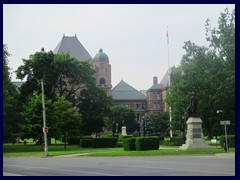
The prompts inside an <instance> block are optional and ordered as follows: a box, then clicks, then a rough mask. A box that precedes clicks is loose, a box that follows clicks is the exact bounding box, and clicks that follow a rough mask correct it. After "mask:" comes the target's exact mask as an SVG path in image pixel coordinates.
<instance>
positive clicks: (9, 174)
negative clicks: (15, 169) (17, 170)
mask: <svg viewBox="0 0 240 180" xmlns="http://www.w3.org/2000/svg"><path fill="white" fill-rule="evenodd" d="M3 176H24V175H22V174H14V173H8V172H3Z"/></svg>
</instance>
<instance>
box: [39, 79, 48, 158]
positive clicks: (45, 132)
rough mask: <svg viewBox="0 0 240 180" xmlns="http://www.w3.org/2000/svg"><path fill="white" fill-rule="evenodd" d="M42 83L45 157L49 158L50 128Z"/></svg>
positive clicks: (42, 84)
mask: <svg viewBox="0 0 240 180" xmlns="http://www.w3.org/2000/svg"><path fill="white" fill-rule="evenodd" d="M40 82H41V88H42V109H43V133H44V156H45V157H47V156H48V142H47V131H48V128H47V127H46V109H45V99H44V83H43V79H42V80H41V81H40Z"/></svg>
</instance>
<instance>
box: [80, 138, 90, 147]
mask: <svg viewBox="0 0 240 180" xmlns="http://www.w3.org/2000/svg"><path fill="white" fill-rule="evenodd" d="M80 146H81V147H92V139H80Z"/></svg>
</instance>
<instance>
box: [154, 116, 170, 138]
mask: <svg viewBox="0 0 240 180" xmlns="http://www.w3.org/2000/svg"><path fill="white" fill-rule="evenodd" d="M150 119H151V120H152V121H153V122H152V124H153V125H154V130H155V134H162V135H165V134H168V133H169V113H168V112H163V113H159V114H152V115H150Z"/></svg>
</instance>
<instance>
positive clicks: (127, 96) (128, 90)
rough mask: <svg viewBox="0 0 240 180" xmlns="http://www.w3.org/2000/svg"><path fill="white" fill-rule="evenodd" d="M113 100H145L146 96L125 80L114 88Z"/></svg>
mask: <svg viewBox="0 0 240 180" xmlns="http://www.w3.org/2000/svg"><path fill="white" fill-rule="evenodd" d="M112 98H113V101H132V100H138V101H143V100H144V101H145V100H146V96H145V95H143V94H142V93H141V92H140V91H138V90H136V89H135V88H133V87H132V86H130V85H129V84H127V83H126V82H124V81H123V80H121V81H120V82H119V83H118V84H117V85H116V86H115V87H114V88H113V89H112Z"/></svg>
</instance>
